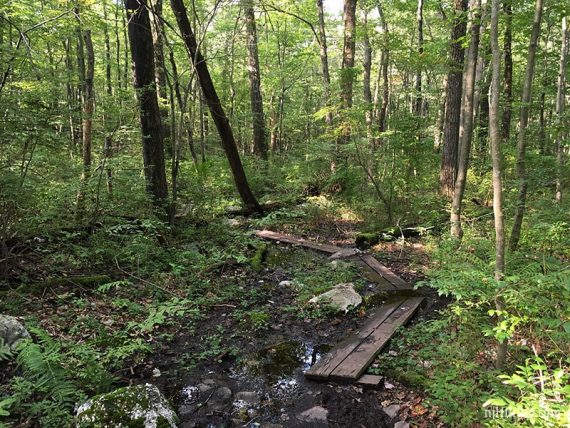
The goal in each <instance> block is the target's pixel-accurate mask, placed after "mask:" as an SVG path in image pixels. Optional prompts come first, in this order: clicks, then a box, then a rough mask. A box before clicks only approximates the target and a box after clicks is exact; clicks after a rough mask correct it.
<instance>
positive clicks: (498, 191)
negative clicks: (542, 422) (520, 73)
mask: <svg viewBox="0 0 570 428" xmlns="http://www.w3.org/2000/svg"><path fill="white" fill-rule="evenodd" d="M499 3H500V0H492V6H491V51H492V55H493V59H492V62H491V69H492V71H491V75H492V77H491V87H490V96H489V97H490V102H489V136H490V142H491V159H492V163H493V213H494V217H495V280H496V281H497V282H498V281H501V280H502V279H503V277H504V275H505V226H504V221H503V184H502V179H501V177H502V175H503V173H502V166H501V126H500V117H499V82H500V71H501V70H500V68H501V51H500V49H499ZM495 306H496V309H497V311H498V312H499V317H502V315H501V312H502V311H503V310H504V303H503V299H502V297H501V296H498V297H497V299H496V301H495ZM506 357H507V342H506V341H504V342H502V343H501V342H500V343H499V344H498V348H497V359H496V365H497V368H499V369H501V368H502V367H503V366H504V365H505V360H506Z"/></svg>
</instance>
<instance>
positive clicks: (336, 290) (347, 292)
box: [309, 283, 362, 312]
mask: <svg viewBox="0 0 570 428" xmlns="http://www.w3.org/2000/svg"><path fill="white" fill-rule="evenodd" d="M309 303H313V304H316V303H326V304H329V305H330V306H332V307H334V308H336V309H338V310H339V311H344V312H348V309H349V308H356V307H358V306H359V305H360V304H361V303H362V296H360V294H358V293H357V292H356V291H354V284H352V283H346V284H337V285H335V286H334V287H333V288H332V289H331V290H329V291H327V292H326V293H323V294H321V295H319V296H316V297H313V298H312V299H311V300H309Z"/></svg>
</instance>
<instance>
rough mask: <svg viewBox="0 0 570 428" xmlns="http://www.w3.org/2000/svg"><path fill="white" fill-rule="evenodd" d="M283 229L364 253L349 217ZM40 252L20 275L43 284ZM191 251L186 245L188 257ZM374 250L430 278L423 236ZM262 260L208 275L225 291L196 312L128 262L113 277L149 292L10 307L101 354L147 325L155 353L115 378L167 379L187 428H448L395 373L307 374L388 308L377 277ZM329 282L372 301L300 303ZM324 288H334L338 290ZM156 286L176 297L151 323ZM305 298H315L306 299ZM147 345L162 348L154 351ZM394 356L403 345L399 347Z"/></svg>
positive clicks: (14, 297)
mask: <svg viewBox="0 0 570 428" xmlns="http://www.w3.org/2000/svg"><path fill="white" fill-rule="evenodd" d="M222 221H223V222H224V225H225V227H231V228H235V229H236V230H240V231H242V232H243V233H245V234H247V233H248V231H251V229H253V227H252V226H251V225H250V223H249V221H248V220H247V219H244V218H237V219H230V220H228V219H223V220H222ZM281 226H282V227H280V228H279V231H280V232H285V233H292V234H297V235H302V236H303V237H305V238H310V239H314V240H319V241H321V242H325V243H330V244H334V245H338V246H345V247H346V246H353V243H354V234H355V232H356V230H357V227H358V225H356V224H355V223H353V222H350V221H338V220H330V221H324V222H319V223H316V224H311V225H307V224H302V223H296V224H295V225H290V226H289V227H287V226H283V225H281ZM240 233H241V232H240ZM78 239H79V238H78ZM33 245H34V250H33V252H31V253H30V256H29V257H28V258H27V262H23V265H21V266H19V269H20V271H21V272H23V271H26V272H27V273H28V275H30V276H35V277H41V276H42V272H41V271H42V269H44V268H45V269H49V268H48V267H45V265H44V262H45V261H43V260H41V258H40V257H41V255H42V254H47V253H49V251H50V248H49V247H50V245H51V243H50V242H46V241H44V240H43V239H37V240H36V241H35V243H34V244H33ZM77 245H79V246H81V245H82V244H81V242H77ZM192 245H195V243H193V242H177V247H178V251H180V249H182V248H186V249H187V248H188V247H189V246H190V247H191V246H192ZM256 245H258V244H256ZM371 251H372V252H373V253H374V254H375V255H376V256H377V257H378V259H379V260H380V261H382V263H384V264H386V265H387V266H388V267H390V269H392V270H393V271H394V272H395V273H396V274H397V275H399V276H400V277H402V278H403V279H405V280H406V281H408V282H409V283H411V284H414V283H415V282H417V281H418V280H421V279H423V278H422V275H421V274H420V273H419V272H420V271H421V265H422V264H423V263H426V262H427V259H426V255H425V254H424V252H423V250H422V243H421V241H420V240H419V238H418V239H417V240H412V241H409V240H408V241H407V242H406V243H382V244H380V245H378V246H376V247H374V249H373V250H371ZM256 254H257V256H258V258H257V260H255V262H253V261H249V262H247V263H243V262H239V261H237V262H236V261H234V260H230V261H229V262H227V263H217V264H213V265H212V266H210V267H208V269H207V270H206V274H205V275H206V279H207V280H208V281H210V280H211V282H212V283H213V284H215V286H212V287H211V288H206V289H202V290H196V294H195V295H194V296H199V297H195V298H194V300H193V302H194V303H195V305H193V306H192V308H191V309H190V310H189V309H188V308H187V307H185V302H186V300H184V299H185V298H187V297H188V296H182V295H180V296H179V291H178V290H177V287H176V281H175V280H172V278H169V279H168V281H166V282H165V283H164V284H161V285H158V286H157V285H156V284H155V283H154V282H150V281H146V280H144V279H142V278H139V277H138V276H136V275H134V274H132V273H128V272H127V271H126V270H124V269H123V268H122V266H120V265H119V264H118V263H117V264H116V265H115V266H112V267H111V266H109V271H110V273H109V275H111V276H112V277H113V278H118V279H123V280H128V281H129V283H128V284H129V287H134V288H135V289H138V292H136V290H135V293H134V295H133V289H132V288H131V289H130V290H126V289H123V288H122V287H116V288H117V289H109V290H107V289H105V290H104V292H101V291H102V290H101V289H98V291H94V290H92V289H85V288H82V287H79V288H74V289H70V288H69V284H65V283H64V284H61V285H59V286H58V285H56V286H50V287H49V288H46V289H43V290H42V291H41V293H40V294H37V295H35V296H26V295H24V294H23V293H22V294H21V293H19V292H18V291H17V290H14V289H12V291H11V292H10V293H9V294H8V295H7V296H6V297H4V299H3V303H2V304H0V312H7V313H10V312H12V313H13V311H12V310H10V306H11V305H16V306H15V307H17V308H18V313H17V314H14V315H18V316H22V317H25V318H29V317H32V318H34V319H36V321H37V325H38V326H39V327H41V328H42V329H43V330H45V331H46V332H48V333H49V334H50V335H51V336H52V337H57V338H62V339H65V340H67V341H69V342H70V343H77V344H81V343H85V344H87V343H92V342H93V340H95V342H96V343H97V345H98V346H99V347H101V346H106V344H105V341H106V340H107V341H108V346H111V347H112V346H114V345H113V343H114V339H113V337H114V336H121V335H122V334H123V333H124V334H126V331H127V330H128V329H129V328H130V327H131V326H132V325H133V324H138V325H139V326H140V325H144V324H145V323H146V324H147V325H146V327H143V328H141V329H139V330H141V331H143V332H144V333H141V334H139V335H138V336H139V337H137V338H132V343H131V346H133V347H134V348H137V347H138V348H140V349H141V350H144V352H142V353H139V354H137V353H134V352H133V354H132V355H131V354H129V355H128V356H126V357H123V356H122V353H123V352H124V353H125V355H126V354H128V352H127V351H126V350H124V349H123V348H124V347H126V346H128V344H127V345H125V344H124V343H127V342H122V343H123V345H121V346H120V347H118V348H117V350H116V353H117V355H116V358H117V359H121V358H124V360H123V362H122V364H121V367H120V368H118V369H117V370H116V371H115V372H114V373H113V374H114V375H115V377H116V379H118V382H116V383H118V384H123V385H126V384H139V383H152V384H156V385H157V386H158V387H159V388H160V389H161V390H162V391H163V392H164V393H165V395H166V396H167V397H168V398H169V399H170V401H171V403H172V404H173V405H174V408H175V410H176V411H177V413H178V415H179V417H180V421H181V426H182V427H201V426H219V427H222V426H236V427H237V426H244V427H254V426H261V427H274V428H275V427H279V426H283V427H312V426H314V427H320V426H323V427H324V426H333V427H349V426H350V427H392V426H394V425H395V424H396V423H398V422H399V421H406V422H408V423H411V424H412V425H413V426H417V427H438V426H443V424H442V423H441V421H440V420H439V419H438V417H437V415H436V412H435V409H430V407H429V405H427V404H426V403H425V402H424V399H425V395H424V393H423V392H422V391H421V390H417V389H414V388H410V387H408V386H405V385H403V384H401V383H399V382H397V381H396V380H395V379H394V378H392V377H391V373H381V375H382V376H383V377H384V380H383V382H381V387H380V388H378V389H373V390H367V389H363V388H362V387H359V386H354V385H335V384H327V383H317V382H312V381H308V380H306V379H305V378H304V376H303V371H304V370H306V369H308V368H309V367H310V366H311V365H312V364H314V362H315V361H316V360H318V358H320V356H321V355H323V354H324V353H326V352H327V351H328V350H329V349H330V348H331V347H332V346H334V345H335V344H336V343H337V342H338V341H340V340H341V339H342V338H343V337H344V336H346V335H347V334H349V333H350V332H351V331H353V330H354V329H355V328H357V326H359V324H361V322H362V317H363V316H364V315H365V314H366V313H367V311H371V310H373V308H374V306H376V305H378V304H381V303H382V296H383V295H382V292H381V290H380V288H379V286H378V284H376V283H375V282H374V281H373V278H370V277H368V276H367V275H366V272H363V271H361V270H360V269H359V268H357V267H356V266H354V265H352V264H351V263H349V262H340V263H337V264H334V265H331V262H330V260H328V259H327V257H326V256H323V255H320V254H317V253H315V252H313V251H310V250H304V249H300V248H296V247H291V246H288V245H284V244H265V243H263V244H260V245H258V247H257V249H256ZM254 259H255V256H254ZM25 263H29V266H27V267H26V266H25ZM32 265H33V267H32ZM68 273H69V272H68ZM91 273H100V272H99V271H98V272H92V271H90V270H89V269H86V271H85V270H83V271H82V270H81V269H74V270H73V275H78V274H91ZM125 274H127V275H125ZM318 277H321V278H320V279H321V280H325V281H337V282H336V283H338V282H353V283H354V284H355V285H356V287H357V290H359V292H360V293H361V294H362V295H363V297H364V304H363V305H362V306H361V307H360V308H358V309H357V310H352V311H350V312H349V313H347V314H343V313H340V314H339V313H334V312H331V311H330V310H328V309H327V308H319V307H312V306H310V305H307V304H306V303H299V302H300V301H301V302H302V301H303V300H305V301H306V297H310V295H314V294H315V293H317V292H318V291H319V290H318V286H317V287H316V288H315V287H313V288H311V289H309V290H304V287H305V285H304V284H305V283H311V282H312V281H313V282H314V281H315V278H318ZM179 280H182V278H181V279H179ZM317 283H318V284H320V285H319V286H320V287H323V288H325V289H326V287H327V286H328V287H330V286H333V285H335V283H329V284H323V283H322V281H321V282H319V281H317ZM156 287H157V288H158V289H159V290H161V291H164V292H166V294H167V295H168V294H171V296H170V300H165V301H166V303H164V304H163V305H162V306H158V307H154V308H153V309H152V310H151V311H150V314H151V315H152V316H149V313H148V312H146V313H141V312H144V309H143V308H144V307H145V303H148V302H149V301H150V296H149V291H148V290H149V289H151V290H152V289H153V288H156ZM143 289H145V290H146V291H143ZM154 291H156V289H155V290H154ZM304 293H305V294H306V296H305V298H301V299H299V297H300V296H301V297H303V294H304ZM418 294H419V295H422V296H425V297H426V304H425V305H423V306H422V308H421V309H420V310H419V312H418V313H417V314H416V316H415V317H414V318H413V319H412V321H411V324H414V323H421V322H423V321H425V320H427V319H431V318H434V317H437V315H438V310H439V309H441V308H442V307H444V306H445V305H447V303H448V300H446V299H445V298H442V297H439V296H437V294H436V293H435V292H434V291H433V290H432V289H429V288H423V289H421V290H418ZM378 296H380V298H378ZM2 306H4V307H2ZM13 307H14V306H12V308H13ZM150 318H153V319H152V320H150V321H149V319H150ZM166 319H168V322H166ZM78 321H80V322H78ZM131 336H132V334H131ZM145 343H149V344H152V347H151V348H146V347H145ZM384 352H385V353H390V354H391V353H397V350H391V349H390V347H388V348H387V349H385V350H384ZM110 358H113V357H110ZM373 369H374V367H373ZM2 372H3V375H2V376H0V383H4V382H6V381H7V379H8V378H9V377H10V376H11V375H12V374H14V373H16V372H17V368H16V367H15V365H14V364H13V363H11V364H9V365H8V370H3V371H2ZM325 409H326V410H325ZM398 426H405V425H402V424H400V425H398Z"/></svg>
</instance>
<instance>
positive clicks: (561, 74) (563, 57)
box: [554, 17, 570, 202]
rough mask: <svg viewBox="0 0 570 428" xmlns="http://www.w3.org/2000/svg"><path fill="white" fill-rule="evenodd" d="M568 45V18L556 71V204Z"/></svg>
mask: <svg viewBox="0 0 570 428" xmlns="http://www.w3.org/2000/svg"><path fill="white" fill-rule="evenodd" d="M569 44H570V30H569V29H568V18H567V17H564V18H562V45H561V47H560V68H559V71H558V83H557V91H556V116H557V120H558V125H559V129H558V133H557V135H556V143H555V148H554V151H555V154H556V194H555V199H556V202H560V201H561V200H562V177H561V176H562V167H563V164H564V159H563V151H562V140H563V138H564V137H565V136H566V135H568V134H567V131H565V128H564V127H563V120H564V108H565V97H566V66H567V63H568V49H569V47H568V45H569Z"/></svg>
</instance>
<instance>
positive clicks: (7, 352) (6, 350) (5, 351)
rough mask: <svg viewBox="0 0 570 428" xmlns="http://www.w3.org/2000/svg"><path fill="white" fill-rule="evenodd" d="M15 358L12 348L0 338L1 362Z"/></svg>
mask: <svg viewBox="0 0 570 428" xmlns="http://www.w3.org/2000/svg"><path fill="white" fill-rule="evenodd" d="M13 356H14V351H13V350H12V348H11V347H10V346H8V345H6V344H5V343H4V339H2V338H1V337H0V361H8V360H10V359H11V358H12V357H13Z"/></svg>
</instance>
